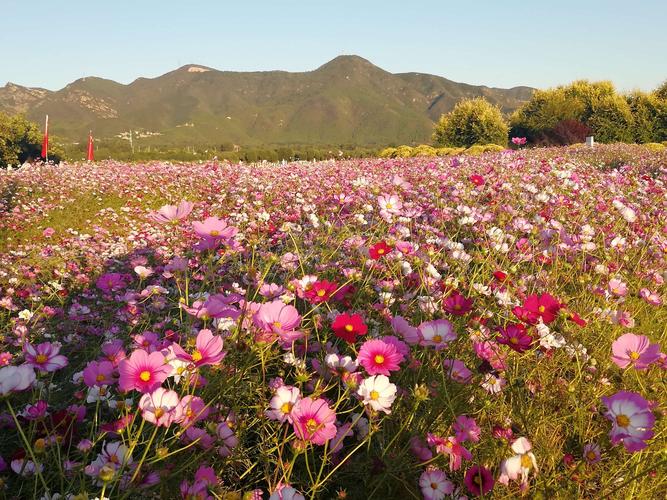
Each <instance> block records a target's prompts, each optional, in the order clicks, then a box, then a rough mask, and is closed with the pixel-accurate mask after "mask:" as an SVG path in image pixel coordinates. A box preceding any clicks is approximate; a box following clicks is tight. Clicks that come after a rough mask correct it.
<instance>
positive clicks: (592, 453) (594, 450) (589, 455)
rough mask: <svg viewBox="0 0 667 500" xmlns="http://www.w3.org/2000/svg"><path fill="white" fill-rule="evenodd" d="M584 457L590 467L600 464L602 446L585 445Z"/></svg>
mask: <svg viewBox="0 0 667 500" xmlns="http://www.w3.org/2000/svg"><path fill="white" fill-rule="evenodd" d="M583 456H584V460H586V463H588V464H590V465H593V464H596V463H598V462H599V461H600V445H598V444H597V443H587V444H585V445H584V451H583Z"/></svg>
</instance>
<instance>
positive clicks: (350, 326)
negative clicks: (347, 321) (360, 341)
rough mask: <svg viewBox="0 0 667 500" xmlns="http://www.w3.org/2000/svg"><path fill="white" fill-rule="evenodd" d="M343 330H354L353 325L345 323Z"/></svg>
mask: <svg viewBox="0 0 667 500" xmlns="http://www.w3.org/2000/svg"><path fill="white" fill-rule="evenodd" d="M345 331H346V332H353V331H354V327H353V326H352V325H345Z"/></svg>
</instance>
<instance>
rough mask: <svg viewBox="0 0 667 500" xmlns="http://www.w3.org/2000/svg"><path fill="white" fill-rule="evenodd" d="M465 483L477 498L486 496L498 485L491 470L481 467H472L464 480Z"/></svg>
mask: <svg viewBox="0 0 667 500" xmlns="http://www.w3.org/2000/svg"><path fill="white" fill-rule="evenodd" d="M463 482H464V483H465V485H466V488H468V491H469V492H470V493H472V494H473V495H475V496H481V495H486V494H487V493H489V492H490V491H491V490H492V489H493V486H494V485H495V483H496V482H495V480H494V479H493V475H492V474H491V472H490V471H489V469H487V468H486V467H482V466H480V465H473V466H472V467H470V469H468V471H467V472H466V475H465V477H464V478H463Z"/></svg>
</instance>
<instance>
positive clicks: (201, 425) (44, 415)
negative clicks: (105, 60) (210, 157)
mask: <svg viewBox="0 0 667 500" xmlns="http://www.w3.org/2000/svg"><path fill="white" fill-rule="evenodd" d="M665 280H667V153H664V152H663V153H659V152H651V151H649V150H648V149H646V148H643V147H641V146H628V145H625V146H623V145H610V146H600V147H596V148H595V149H589V148H580V147H571V148H546V149H534V150H518V151H510V150H508V151H503V152H494V153H485V154H483V155H480V156H474V157H468V156H460V157H453V158H452V157H446V158H419V157H417V158H408V159H364V160H345V161H325V162H318V163H306V162H300V163H289V164H286V165H279V164H251V165H229V164H212V163H208V164H185V163H184V164H169V163H149V164H145V165H141V164H140V165H128V164H121V163H117V162H111V161H108V162H101V163H91V164H70V165H61V166H44V165H42V166H35V167H33V168H32V169H29V170H26V169H23V170H18V171H0V426H1V428H2V430H1V432H0V496H2V497H3V498H47V499H55V498H60V499H63V498H67V499H71V498H72V499H74V498H75V499H87V498H91V499H92V498H114V499H115V498H120V499H124V498H187V499H209V498H211V499H213V498H225V499H232V498H239V499H240V498H244V499H254V500H257V499H262V498H263V499H265V500H266V499H269V498H270V499H282V500H288V499H301V498H323V499H335V498H338V499H344V498H351V499H366V498H384V499H409V498H417V499H418V498H426V499H441V498H449V497H453V498H472V497H477V496H479V497H487V498H516V497H520V496H526V497H534V498H564V499H565V498H567V499H569V498H607V497H610V498H643V499H648V498H664V496H665V494H667V473H666V472H667V425H666V423H665V422H666V419H665V413H666V412H667V397H666V396H665V395H666V394H667V383H666V380H667V379H666V372H665V369H667V356H666V355H665V354H664V353H663V351H664V350H666V349H667V327H666V326H665V325H667V308H666V307H665V306H664V302H665V299H666V296H665V295H666V292H667V287H666V286H665Z"/></svg>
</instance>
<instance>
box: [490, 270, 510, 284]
mask: <svg viewBox="0 0 667 500" xmlns="http://www.w3.org/2000/svg"><path fill="white" fill-rule="evenodd" d="M493 277H494V278H496V281H500V282H501V283H502V282H503V281H505V280H506V279H507V274H506V273H504V272H502V271H496V272H494V273H493Z"/></svg>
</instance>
